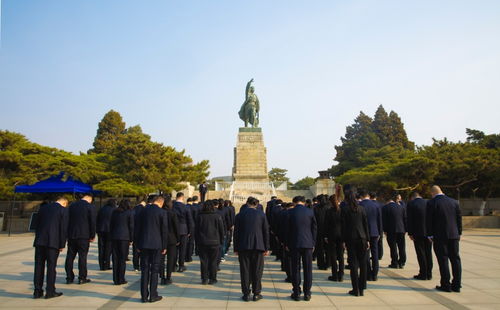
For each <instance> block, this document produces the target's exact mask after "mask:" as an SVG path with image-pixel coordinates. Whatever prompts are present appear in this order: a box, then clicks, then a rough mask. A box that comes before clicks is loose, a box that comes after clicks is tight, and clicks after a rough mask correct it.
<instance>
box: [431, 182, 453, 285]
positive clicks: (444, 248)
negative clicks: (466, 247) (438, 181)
mask: <svg viewBox="0 0 500 310" xmlns="http://www.w3.org/2000/svg"><path fill="white" fill-rule="evenodd" d="M431 194H432V199H431V200H429V202H428V203H427V212H426V213H427V234H428V238H429V239H430V240H431V241H432V242H433V245H434V253H435V254H436V258H437V261H438V264H439V273H440V274H441V283H440V285H438V286H436V289H437V290H439V291H443V292H451V291H453V292H457V293H459V292H460V288H461V287H462V283H461V278H462V265H461V261H460V255H459V253H458V252H459V241H460V236H461V235H462V214H461V212H460V206H459V205H458V202H457V201H456V200H454V199H452V198H450V197H448V196H446V195H444V194H443V192H442V190H441V188H440V187H439V186H437V185H434V186H433V187H432V188H431ZM448 261H449V262H450V263H451V270H452V274H453V279H452V281H451V283H450V269H449V265H448Z"/></svg>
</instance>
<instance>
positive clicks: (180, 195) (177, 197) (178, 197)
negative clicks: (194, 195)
mask: <svg viewBox="0 0 500 310" xmlns="http://www.w3.org/2000/svg"><path fill="white" fill-rule="evenodd" d="M175 200H177V201H180V202H183V201H184V193H183V192H178V193H177V194H176V195H175Z"/></svg>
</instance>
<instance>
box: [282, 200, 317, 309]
mask: <svg viewBox="0 0 500 310" xmlns="http://www.w3.org/2000/svg"><path fill="white" fill-rule="evenodd" d="M293 203H294V204H295V207H294V208H293V209H291V210H290V213H289V218H288V223H287V228H286V236H287V241H286V247H287V249H288V250H289V251H290V252H291V253H290V255H291V275H292V285H293V293H292V295H291V296H290V297H291V298H292V299H293V300H296V301H298V300H299V298H300V294H301V289H300V284H301V278H300V262H301V261H302V266H303V268H304V300H305V301H309V300H311V287H312V252H313V249H314V246H315V245H316V236H317V225H316V218H315V217H314V212H313V210H312V209H310V208H307V207H306V206H305V198H304V197H303V196H296V197H295V198H293Z"/></svg>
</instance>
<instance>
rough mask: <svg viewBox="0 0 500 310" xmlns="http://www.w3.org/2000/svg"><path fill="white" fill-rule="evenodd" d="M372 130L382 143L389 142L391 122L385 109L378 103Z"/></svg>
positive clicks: (386, 143)
mask: <svg viewBox="0 0 500 310" xmlns="http://www.w3.org/2000/svg"><path fill="white" fill-rule="evenodd" d="M372 128H373V132H375V134H377V136H378V138H379V139H380V142H381V144H382V145H388V144H390V140H391V136H392V128H391V122H390V119H389V114H387V112H386V111H385V109H384V107H383V106H382V105H379V107H378V109H377V111H376V112H375V116H374V117H373V123H372Z"/></svg>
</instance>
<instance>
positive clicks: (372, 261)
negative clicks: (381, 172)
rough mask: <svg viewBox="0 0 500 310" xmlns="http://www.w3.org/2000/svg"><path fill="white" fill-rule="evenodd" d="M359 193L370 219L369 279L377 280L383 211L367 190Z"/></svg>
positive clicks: (368, 219) (361, 203)
mask: <svg viewBox="0 0 500 310" xmlns="http://www.w3.org/2000/svg"><path fill="white" fill-rule="evenodd" d="M359 195H360V197H361V202H360V203H359V204H360V205H361V206H362V207H363V208H364V209H365V213H366V218H367V221H368V231H369V233H370V236H369V238H370V239H369V243H370V254H369V255H367V258H368V269H367V271H368V272H367V280H368V281H377V276H378V269H379V264H378V260H379V259H378V258H379V255H378V240H379V239H380V235H381V234H382V212H381V210H380V208H379V207H378V205H377V203H375V202H374V201H373V200H371V199H370V195H369V194H368V192H367V191H365V190H359Z"/></svg>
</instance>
